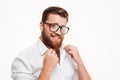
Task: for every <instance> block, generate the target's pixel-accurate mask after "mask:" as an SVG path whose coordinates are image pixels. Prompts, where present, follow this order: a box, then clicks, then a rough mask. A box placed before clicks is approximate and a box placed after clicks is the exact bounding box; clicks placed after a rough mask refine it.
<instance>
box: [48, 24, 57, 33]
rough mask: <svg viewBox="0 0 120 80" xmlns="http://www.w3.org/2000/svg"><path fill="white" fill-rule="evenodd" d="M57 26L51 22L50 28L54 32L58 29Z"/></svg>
mask: <svg viewBox="0 0 120 80" xmlns="http://www.w3.org/2000/svg"><path fill="white" fill-rule="evenodd" d="M58 28H59V26H58V25H56V24H51V27H50V30H51V31H53V32H56V31H57V30H58Z"/></svg>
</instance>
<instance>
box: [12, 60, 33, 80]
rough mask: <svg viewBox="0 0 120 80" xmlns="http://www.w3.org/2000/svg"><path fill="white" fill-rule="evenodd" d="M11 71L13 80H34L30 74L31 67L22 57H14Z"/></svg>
mask: <svg viewBox="0 0 120 80" xmlns="http://www.w3.org/2000/svg"><path fill="white" fill-rule="evenodd" d="M11 71H12V75H11V77H12V79H13V80H35V79H34V76H33V75H32V67H31V66H30V64H29V63H28V62H27V60H25V59H24V58H16V59H15V60H14V61H13V64H12V67H11Z"/></svg>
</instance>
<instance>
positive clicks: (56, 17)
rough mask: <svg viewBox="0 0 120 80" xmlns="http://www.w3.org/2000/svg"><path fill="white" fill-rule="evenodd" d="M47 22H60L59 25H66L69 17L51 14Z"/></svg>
mask: <svg viewBox="0 0 120 80" xmlns="http://www.w3.org/2000/svg"><path fill="white" fill-rule="evenodd" d="M46 22H49V23H58V24H59V25H66V24H67V19H66V18H63V17H61V16H59V15H56V14H49V16H48V19H47V21H46Z"/></svg>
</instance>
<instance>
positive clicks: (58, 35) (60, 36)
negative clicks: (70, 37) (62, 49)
mask: <svg viewBox="0 0 120 80" xmlns="http://www.w3.org/2000/svg"><path fill="white" fill-rule="evenodd" d="M51 36H52V37H56V36H57V37H58V38H59V39H62V38H63V36H62V35H60V34H56V33H51Z"/></svg>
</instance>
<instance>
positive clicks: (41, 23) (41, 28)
mask: <svg viewBox="0 0 120 80" xmlns="http://www.w3.org/2000/svg"><path fill="white" fill-rule="evenodd" d="M43 25H44V24H43V22H40V30H41V32H42V31H43Z"/></svg>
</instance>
